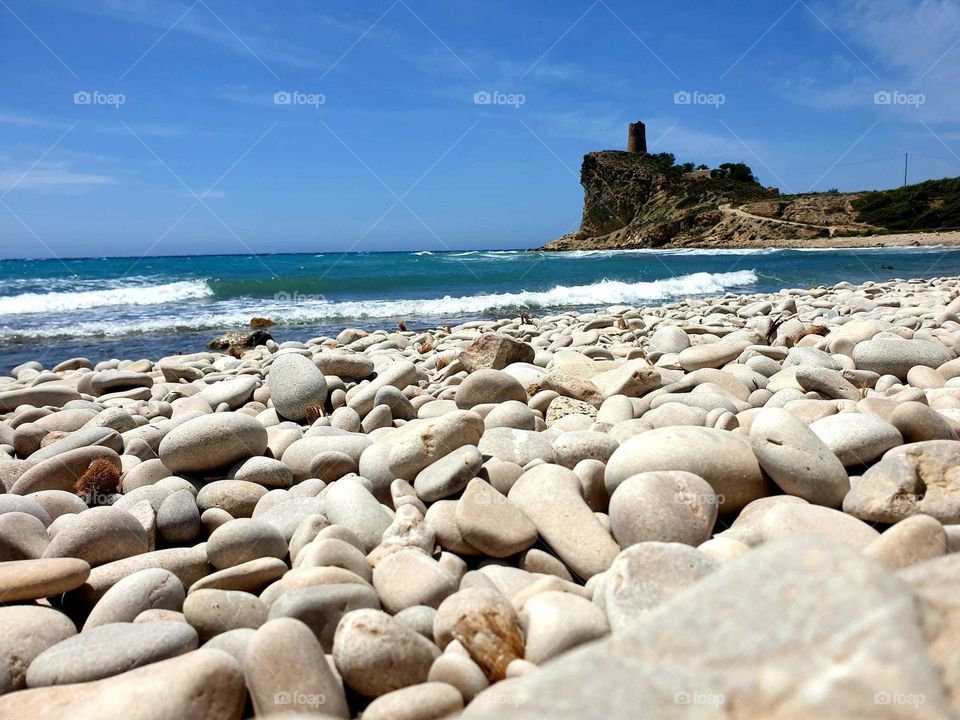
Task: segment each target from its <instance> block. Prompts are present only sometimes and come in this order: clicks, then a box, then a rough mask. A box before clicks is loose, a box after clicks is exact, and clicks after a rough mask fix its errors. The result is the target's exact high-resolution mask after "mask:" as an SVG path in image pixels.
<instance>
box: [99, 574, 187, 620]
mask: <svg viewBox="0 0 960 720" xmlns="http://www.w3.org/2000/svg"><path fill="white" fill-rule="evenodd" d="M185 597H186V593H185V592H184V588H183V583H181V582H180V580H179V578H177V576H176V575H174V574H173V573H172V572H170V571H169V570H164V569H163V568H148V569H146V570H140V571H139V572H135V573H133V574H131V575H128V576H127V577H125V578H123V579H122V580H120V581H119V582H118V583H117V584H116V585H114V586H113V587H111V588H110V589H109V590H107V592H106V593H104V595H103V597H102V598H100V601H99V602H97V604H96V605H95V606H94V607H93V610H92V611H91V612H90V615H89V616H88V617H87V620H86V622H85V623H84V625H83V629H84V630H85V631H86V630H89V629H91V628H95V627H98V626H100V625H106V624H108V623H124V622H133V621H134V619H136V617H137V616H138V615H140V613H142V612H144V611H145V610H151V609H160V610H177V611H179V610H180V608H181V607H183V600H184V598H185Z"/></svg>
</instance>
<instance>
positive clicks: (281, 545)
mask: <svg viewBox="0 0 960 720" xmlns="http://www.w3.org/2000/svg"><path fill="white" fill-rule="evenodd" d="M286 556H287V541H286V539H285V538H284V537H283V535H282V534H281V533H280V531H279V530H277V529H276V528H274V527H273V526H272V525H268V524H266V523H263V522H260V521H258V520H251V519H250V518H237V519H236V520H231V521H230V522H228V523H226V524H225V525H221V526H220V527H218V528H217V529H216V530H214V531H213V533H212V534H211V535H210V539H209V540H207V560H208V561H209V562H210V564H211V565H213V566H214V567H215V568H217V569H218V570H223V569H224V568H228V567H232V566H234V565H240V564H241V563H245V562H248V561H250V560H256V559H258V558H278V559H280V560H282V559H283V558H285V557H286Z"/></svg>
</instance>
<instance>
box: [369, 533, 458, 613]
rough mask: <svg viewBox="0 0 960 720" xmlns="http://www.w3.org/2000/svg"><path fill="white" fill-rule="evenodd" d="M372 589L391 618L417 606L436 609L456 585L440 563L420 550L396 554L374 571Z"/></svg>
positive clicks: (381, 562)
mask: <svg viewBox="0 0 960 720" xmlns="http://www.w3.org/2000/svg"><path fill="white" fill-rule="evenodd" d="M373 587H374V588H375V589H376V591H377V595H379V596H380V602H381V603H383V609H384V610H386V611H387V612H389V613H390V614H392V615H395V614H397V613H398V612H400V611H401V610H404V609H405V608H408V607H414V606H416V605H426V606H428V607H433V608H435V607H437V606H439V605H440V603H441V602H443V600H444V599H445V598H446V597H447V596H448V595H451V594H452V593H454V592H456V590H457V581H456V578H454V577H453V576H452V575H451V574H450V573H448V572H447V571H446V570H444V569H443V568H442V567H441V566H440V563H438V562H437V561H436V560H434V559H433V558H431V557H430V556H428V555H425V554H424V553H422V552H421V551H419V550H413V549H409V550H398V551H397V552H394V553H391V554H389V555H387V556H386V557H385V558H383V559H382V560H380V562H378V563H377V566H376V567H375V568H374V569H373Z"/></svg>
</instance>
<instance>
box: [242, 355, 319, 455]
mask: <svg viewBox="0 0 960 720" xmlns="http://www.w3.org/2000/svg"><path fill="white" fill-rule="evenodd" d="M267 385H268V386H269V388H270V399H271V400H272V401H273V406H274V407H275V408H276V409H277V412H278V413H279V414H280V415H282V416H283V417H285V418H288V419H290V420H297V421H298V422H299V421H302V420H305V419H306V418H307V409H308V408H310V407H322V406H323V403H324V401H325V400H326V399H327V380H326V378H325V377H324V376H323V372H322V371H321V370H320V369H319V368H318V367H317V366H316V365H314V364H313V362H311V361H310V359H309V358H306V357H304V356H303V355H299V354H297V353H281V354H279V355H277V356H276V357H275V358H274V361H273V364H272V365H271V366H270V374H269V375H268V376H267ZM257 454H259V453H257Z"/></svg>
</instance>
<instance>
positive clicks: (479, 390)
mask: <svg viewBox="0 0 960 720" xmlns="http://www.w3.org/2000/svg"><path fill="white" fill-rule="evenodd" d="M455 400H456V403H457V407H458V408H461V409H462V410H469V409H470V408H472V407H473V406H474V405H480V404H481V403H502V402H509V401H510V400H516V401H517V402H522V403H526V402H527V392H526V390H524V389H523V385H521V384H520V382H519V381H518V380H517V379H516V378H514V377H513V376H511V375H507V373H505V372H502V371H500V370H477V371H476V372H474V373H471V374H470V375H468V376H467V377H466V378H465V379H464V381H463V382H462V383H460V386H459V387H458V388H457V394H456V398H455Z"/></svg>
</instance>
